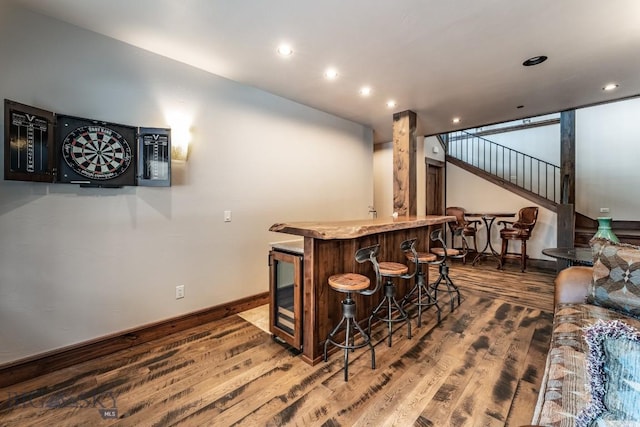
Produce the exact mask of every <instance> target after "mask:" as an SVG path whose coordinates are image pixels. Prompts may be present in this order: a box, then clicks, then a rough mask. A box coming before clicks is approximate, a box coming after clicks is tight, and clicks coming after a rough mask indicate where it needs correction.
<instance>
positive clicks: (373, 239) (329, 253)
mask: <svg viewBox="0 0 640 427" xmlns="http://www.w3.org/2000/svg"><path fill="white" fill-rule="evenodd" d="M455 220H456V218H455V217H454V216H437V215H426V216H407V217H399V218H395V219H394V218H393V217H388V218H375V219H361V220H352V221H335V222H293V223H283V224H274V225H272V226H271V228H269V231H275V232H278V233H286V234H292V235H295V236H302V237H304V258H303V271H304V272H303V274H304V279H303V296H302V299H303V303H302V304H303V319H302V342H303V345H302V359H303V360H304V361H305V362H307V363H309V364H312V365H314V364H316V363H318V362H319V361H320V360H321V359H322V350H323V347H322V346H323V344H324V341H325V339H326V338H327V335H328V333H329V332H330V331H331V329H332V328H333V327H334V326H335V325H336V324H337V322H338V321H339V320H340V318H341V312H340V309H341V307H342V306H341V303H340V295H339V294H338V293H337V292H331V290H330V289H329V285H328V279H329V276H331V275H333V274H337V273H359V274H364V275H366V276H367V277H369V279H370V280H371V284H372V286H374V284H375V279H376V278H375V273H374V272H373V269H372V268H371V265H370V263H365V264H359V263H357V262H356V261H355V259H354V255H355V252H356V250H358V249H359V248H362V247H365V246H370V245H375V244H380V255H379V258H380V260H383V261H394V262H401V263H405V264H406V263H407V260H406V258H405V255H404V253H403V252H402V251H401V250H400V243H402V242H403V241H404V240H406V239H410V238H413V237H416V238H417V239H418V242H417V247H418V248H420V250H427V248H428V247H429V227H430V226H432V225H438V224H444V223H447V222H450V221H455ZM405 282H406V281H405V280H401V281H398V283H397V287H398V295H399V296H402V295H404V294H405V293H406V292H407V291H408V290H409V289H410V287H409V286H410V284H408V283H405ZM381 297H382V293H381V292H379V293H378V294H377V295H371V296H368V297H363V296H361V295H355V296H354V299H355V300H356V307H357V314H356V318H357V319H358V320H364V319H367V318H368V317H369V315H370V314H371V311H372V310H373V309H374V308H375V307H376V305H377V304H378V303H379V301H380V298H381Z"/></svg>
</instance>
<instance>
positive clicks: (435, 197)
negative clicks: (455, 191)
mask: <svg viewBox="0 0 640 427" xmlns="http://www.w3.org/2000/svg"><path fill="white" fill-rule="evenodd" d="M426 162H427V203H426V204H427V211H426V212H425V214H426V215H442V214H444V164H443V162H440V161H438V160H433V159H426Z"/></svg>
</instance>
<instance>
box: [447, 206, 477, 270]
mask: <svg viewBox="0 0 640 427" xmlns="http://www.w3.org/2000/svg"><path fill="white" fill-rule="evenodd" d="M446 214H447V215H451V216H455V217H456V221H455V222H450V223H449V230H451V247H452V248H457V246H456V245H455V242H454V238H455V237H454V236H456V235H462V236H464V237H473V249H474V251H475V253H478V244H477V243H476V234H477V232H478V224H480V220H479V219H474V220H471V221H469V220H467V218H466V217H465V210H464V208H460V207H457V206H452V207H448V208H447V209H446ZM459 229H462V231H461V232H460V234H456V231H457V230H459ZM462 263H463V264H466V252H465V257H464V258H462Z"/></svg>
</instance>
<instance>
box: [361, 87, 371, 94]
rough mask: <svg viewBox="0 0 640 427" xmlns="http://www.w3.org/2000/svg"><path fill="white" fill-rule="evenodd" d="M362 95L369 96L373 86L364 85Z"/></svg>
mask: <svg viewBox="0 0 640 427" xmlns="http://www.w3.org/2000/svg"><path fill="white" fill-rule="evenodd" d="M360 95H362V96H369V95H371V88H370V87H369V86H363V87H361V88H360Z"/></svg>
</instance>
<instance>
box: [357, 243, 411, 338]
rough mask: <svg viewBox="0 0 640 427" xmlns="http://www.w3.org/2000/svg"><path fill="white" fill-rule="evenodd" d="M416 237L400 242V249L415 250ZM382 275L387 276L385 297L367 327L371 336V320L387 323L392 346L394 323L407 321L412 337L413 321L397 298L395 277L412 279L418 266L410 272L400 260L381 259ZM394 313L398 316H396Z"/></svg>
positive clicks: (409, 334)
mask: <svg viewBox="0 0 640 427" xmlns="http://www.w3.org/2000/svg"><path fill="white" fill-rule="evenodd" d="M416 240H417V239H415V238H413V239H408V240H405V241H404V242H402V243H401V244H400V249H401V250H402V252H404V253H405V254H411V253H413V252H415V245H416ZM378 265H379V267H380V276H382V277H384V278H386V281H385V284H384V298H383V299H382V301H380V304H378V306H377V307H376V308H375V309H374V310H373V312H371V316H369V327H368V329H367V331H368V333H369V336H371V322H372V321H373V320H374V319H377V320H380V321H382V322H386V323H387V327H388V329H389V334H388V344H389V347H391V340H392V339H391V336H392V334H393V324H394V323H397V322H405V323H406V324H407V338H409V339H410V338H411V322H410V321H409V316H408V315H407V313H406V312H405V311H404V309H403V308H402V305H401V304H400V303H398V300H396V285H395V284H394V283H393V279H397V278H400V279H411V278H412V277H413V276H415V274H416V270H417V268H414V270H413V273H411V274H407V273H408V272H409V267H407V266H406V265H404V264H401V263H399V262H390V261H381V262H380V263H379V264H378ZM394 313H395V314H396V316H395V317H394Z"/></svg>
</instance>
